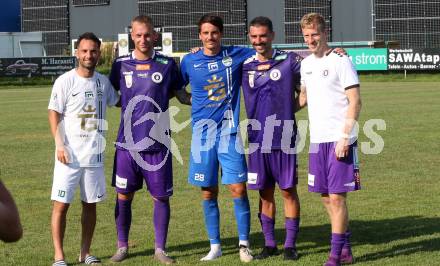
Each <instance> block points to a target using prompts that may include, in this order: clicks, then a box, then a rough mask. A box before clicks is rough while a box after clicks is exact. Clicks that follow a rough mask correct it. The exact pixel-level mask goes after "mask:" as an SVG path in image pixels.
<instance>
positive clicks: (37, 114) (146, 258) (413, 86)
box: [0, 82, 440, 265]
mask: <svg viewBox="0 0 440 266" xmlns="http://www.w3.org/2000/svg"><path fill="white" fill-rule="evenodd" d="M49 94H50V88H49V87H34V88H31V87H9V88H3V89H0V114H1V116H0V151H1V155H0V156H1V157H0V158H1V159H0V178H1V179H2V180H3V181H4V182H5V183H6V185H7V187H8V188H9V189H10V190H11V192H12V193H13V195H14V197H15V199H16V202H17V204H18V208H19V210H20V215H21V219H22V223H23V226H24V236H23V239H22V240H20V241H19V242H18V243H14V244H8V245H4V244H3V243H0V265H50V264H51V263H52V256H53V248H52V240H51V236H50V212H51V202H50V190H51V183H52V171H53V159H54V153H53V150H54V145H53V140H52V138H51V137H50V133H49V129H48V123H47V110H46V109H47V102H48V97H49ZM362 98H363V109H362V113H361V123H360V124H361V127H362V126H363V125H364V122H365V121H366V120H369V119H383V120H384V121H385V122H386V130H385V131H377V133H378V134H379V135H380V136H381V137H382V138H383V139H384V142H385V146H384V149H383V151H382V152H381V153H380V154H377V155H366V154H362V153H361V154H360V159H361V176H362V179H361V180H362V186H363V190H361V191H360V192H356V193H352V194H350V196H349V210H350V217H351V222H350V225H351V229H352V231H353V237H352V241H353V250H354V254H355V256H356V258H357V262H358V263H357V264H358V265H438V263H439V261H440V211H439V203H440V196H439V195H440V181H439V174H438V170H439V167H438V163H439V159H440V144H439V143H440V142H439V138H438V136H439V132H440V123H439V119H438V117H439V113H440V108H439V107H440V105H439V100H440V83H439V82H419V83H415V82H383V83H380V82H376V83H363V84H362ZM172 105H176V106H178V107H179V108H180V109H181V112H180V113H179V115H178V116H177V120H178V121H185V120H187V119H188V118H189V108H188V107H184V106H180V105H178V104H177V102H176V101H175V100H173V101H172ZM306 115H307V111H306V110H304V111H301V112H300V113H299V115H298V118H299V119H305V118H306ZM242 118H244V116H242ZM118 120H119V110H118V109H113V108H112V109H110V110H109V114H108V121H109V129H110V131H109V133H108V138H107V139H108V142H107V150H106V153H107V164H106V175H107V177H108V184H110V174H111V169H112V159H113V152H114V148H113V147H112V146H113V145H112V142H113V141H114V139H115V135H116V130H117V127H118V123H119V121H118ZM173 136H174V138H175V140H176V142H177V144H178V146H179V149H180V152H181V154H182V155H183V157H184V158H183V160H184V164H183V165H180V164H179V163H178V162H177V160H175V161H174V196H173V197H172V200H171V208H172V218H171V224H170V230H169V238H168V251H169V254H170V255H171V256H173V257H174V258H176V259H177V261H178V262H179V265H194V264H200V265H201V264H205V265H206V264H209V265H235V264H237V263H239V259H238V251H237V248H236V245H237V242H238V240H237V239H236V229H235V228H236V226H235V224H234V218H233V209H232V201H231V199H230V197H229V194H228V192H227V190H226V189H225V188H222V190H221V194H220V199H219V200H220V204H221V234H222V241H223V242H222V244H223V251H224V256H223V257H221V258H220V259H219V260H217V261H215V262H210V263H201V262H199V259H200V258H201V257H202V256H203V255H204V254H205V253H206V252H208V246H209V244H208V241H207V237H206V233H205V230H204V223H203V217H202V212H201V201H200V195H199V191H198V190H197V189H196V188H194V187H191V186H190V185H188V184H187V182H186V175H187V170H188V154H189V146H190V145H189V140H190V131H189V128H187V129H185V130H184V131H182V132H179V133H177V134H174V135H173ZM366 141H368V138H367V137H366V136H365V135H364V133H363V132H361V134H360V142H366ZM299 163H300V165H299V168H300V169H299V173H300V181H299V188H298V190H299V194H300V198H301V210H302V214H301V231H300V236H299V239H298V249H299V253H300V255H301V258H300V260H299V261H298V262H297V263H295V265H322V263H323V262H324V261H325V259H326V257H327V252H328V249H329V235H330V225H329V223H328V219H327V217H326V214H325V211H324V208H323V207H322V205H321V202H320V199H319V196H318V195H315V194H311V193H308V192H307V153H306V152H302V153H301V154H300V155H299ZM108 192H109V195H110V196H109V197H108V199H107V201H105V202H104V203H103V204H100V205H98V214H99V217H98V222H97V228H96V231H95V238H94V242H93V246H92V251H93V254H94V255H96V256H98V257H100V258H102V259H103V260H104V264H109V263H108V262H109V258H110V256H111V255H112V254H113V252H114V251H115V247H116V244H115V242H116V234H115V225H114V218H113V208H114V199H115V195H114V193H113V189H112V188H111V187H108ZM249 194H250V200H251V208H252V228H251V242H252V248H253V250H254V252H255V253H256V252H259V251H260V248H261V246H262V244H263V238H262V234H261V233H260V226H259V223H258V219H257V209H258V196H257V193H256V192H254V191H252V192H250V193H249ZM78 196H79V195H78V194H77V196H76V198H75V202H74V204H72V206H71V209H70V210H69V214H68V222H67V231H66V237H65V251H66V259H67V261H68V262H70V263H74V262H75V261H76V259H77V256H78V251H79V237H80V234H79V231H80V204H79V197H78ZM278 200H279V201H278V206H280V207H281V206H282V205H281V199H280V197H279V195H278ZM279 210H280V212H279V213H278V214H277V228H276V229H277V231H276V233H277V238H278V242H279V244H280V245H279V248H282V246H281V244H282V242H283V240H284V230H283V214H282V208H279ZM151 217H152V202H151V199H150V198H149V196H148V194H147V193H146V192H145V191H140V192H138V193H137V196H136V199H135V201H134V204H133V224H132V230H131V234H130V239H131V245H132V247H131V257H130V258H129V259H128V260H127V261H126V262H124V263H123V265H157V264H156V263H155V262H154V261H153V260H152V258H151V257H152V254H153V245H154V244H153V243H154V242H153V232H152V226H153V225H152V218H151ZM252 264H254V265H290V264H292V263H291V262H290V263H286V262H284V261H283V260H282V256H279V257H276V258H273V259H269V260H266V261H261V262H260V261H258V262H252Z"/></svg>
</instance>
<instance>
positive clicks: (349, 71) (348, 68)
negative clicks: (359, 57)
mask: <svg viewBox="0 0 440 266" xmlns="http://www.w3.org/2000/svg"><path fill="white" fill-rule="evenodd" d="M338 58H340V60H339V63H338V64H336V67H337V73H338V77H339V81H340V82H341V85H342V87H343V88H344V89H348V88H351V87H353V86H355V85H359V78H358V74H357V72H356V69H355V67H354V65H353V63H352V62H351V60H350V58H348V56H342V57H338Z"/></svg>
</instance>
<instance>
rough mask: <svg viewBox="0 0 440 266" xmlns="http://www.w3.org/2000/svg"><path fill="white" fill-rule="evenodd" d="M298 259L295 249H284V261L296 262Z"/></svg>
mask: <svg viewBox="0 0 440 266" xmlns="http://www.w3.org/2000/svg"><path fill="white" fill-rule="evenodd" d="M298 258H299V256H298V252H297V251H296V249H295V248H285V249H284V260H297V259H298Z"/></svg>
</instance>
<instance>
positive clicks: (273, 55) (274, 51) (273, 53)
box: [253, 48, 277, 62]
mask: <svg viewBox="0 0 440 266" xmlns="http://www.w3.org/2000/svg"><path fill="white" fill-rule="evenodd" d="M276 53H277V49H275V48H273V52H272V58H271V59H273V58H275V55H276ZM253 59H254V60H256V61H258V62H260V61H259V60H258V53H257V52H255V55H254V56H253Z"/></svg>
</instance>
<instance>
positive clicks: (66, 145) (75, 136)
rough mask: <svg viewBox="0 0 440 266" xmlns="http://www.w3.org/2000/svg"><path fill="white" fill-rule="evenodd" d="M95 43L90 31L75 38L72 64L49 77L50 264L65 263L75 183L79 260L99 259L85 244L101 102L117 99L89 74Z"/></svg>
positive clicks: (96, 179)
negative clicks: (52, 158)
mask: <svg viewBox="0 0 440 266" xmlns="http://www.w3.org/2000/svg"><path fill="white" fill-rule="evenodd" d="M100 46H101V42H100V40H99V39H98V38H97V37H96V36H95V35H94V34H93V33H90V32H87V33H84V34H82V35H81V36H80V37H79V38H78V47H77V51H76V58H77V60H78V67H77V68H75V69H72V70H71V71H69V72H67V73H64V74H63V75H61V76H60V77H59V78H58V79H57V80H56V81H55V84H54V86H53V89H52V95H51V98H50V101H49V106H48V109H49V124H50V129H51V132H52V135H53V137H54V139H55V145H56V158H55V169H54V176H53V186H52V196H51V199H52V200H53V209H52V239H53V244H54V248H55V255H54V261H55V262H54V263H53V265H55V266H62V265H67V264H66V262H65V258H64V251H63V238H64V232H65V228H66V214H67V210H68V209H69V205H70V203H71V202H72V200H73V196H74V194H75V190H76V188H77V186H78V185H79V186H80V191H81V201H82V216H81V223H82V234H81V250H80V254H79V262H83V263H86V264H96V263H100V260H99V259H98V258H96V257H94V256H92V255H91V254H90V245H91V242H92V237H93V232H94V229H95V224H96V202H100V201H102V200H103V199H104V198H105V196H106V192H105V176H104V168H103V155H104V153H103V152H104V149H105V138H104V130H106V126H107V125H106V123H105V120H104V119H105V113H106V106H107V105H109V106H113V105H116V104H117V102H118V101H119V95H118V93H117V92H116V91H115V90H114V88H113V87H112V85H111V84H110V82H109V80H108V79H107V77H105V76H104V75H101V74H100V73H97V72H95V66H96V64H97V62H98V59H99V56H100Z"/></svg>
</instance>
